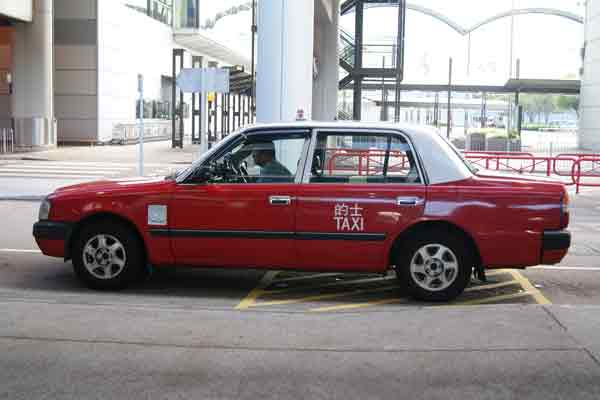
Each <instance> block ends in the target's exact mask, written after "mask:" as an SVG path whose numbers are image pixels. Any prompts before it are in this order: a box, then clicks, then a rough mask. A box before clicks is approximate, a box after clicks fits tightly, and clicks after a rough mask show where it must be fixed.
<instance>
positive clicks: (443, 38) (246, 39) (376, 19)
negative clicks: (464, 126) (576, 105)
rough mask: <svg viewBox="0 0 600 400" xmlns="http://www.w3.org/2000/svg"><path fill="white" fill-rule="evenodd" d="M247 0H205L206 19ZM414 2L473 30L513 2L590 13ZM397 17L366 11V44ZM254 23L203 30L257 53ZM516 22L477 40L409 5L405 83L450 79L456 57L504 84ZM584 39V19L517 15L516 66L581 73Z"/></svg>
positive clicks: (461, 72)
mask: <svg viewBox="0 0 600 400" xmlns="http://www.w3.org/2000/svg"><path fill="white" fill-rule="evenodd" d="M258 1H260V0H258ZM295 1H312V0H295ZM244 3H247V0H201V1H200V20H201V21H202V22H204V21H205V20H206V19H209V18H213V17H214V15H215V14H216V13H218V12H222V11H224V10H227V9H229V8H230V7H232V6H237V5H240V4H244ZM408 3H414V4H419V5H421V6H423V7H427V8H430V9H433V10H435V11H437V12H439V13H442V14H444V15H446V16H447V17H449V18H451V19H452V20H453V21H455V22H456V23H458V24H459V25H461V26H463V27H465V28H466V27H470V26H473V25H474V24H476V23H477V22H480V21H482V20H484V19H486V18H488V17H490V16H492V15H495V14H498V13H500V12H503V11H508V10H510V9H511V7H512V6H513V3H514V7H515V8H536V7H537V8H556V9H560V10H564V11H569V12H572V13H574V14H577V15H579V16H583V15H584V13H585V5H584V1H583V0H452V1H450V0H408ZM396 19H397V18H396V13H394V12H390V8H372V9H368V10H367V11H366V12H365V29H366V33H365V43H366V44H370V43H381V42H382V41H383V42H385V41H390V40H391V39H392V37H393V35H394V34H395V29H396V28H395V24H396ZM250 20H251V16H250V12H242V13H239V14H237V15H234V16H228V17H226V18H223V19H221V20H220V21H219V23H217V25H216V26H215V27H214V28H213V29H209V30H204V31H203V32H202V33H203V34H204V35H206V36H209V37H211V38H213V39H214V40H216V41H218V42H220V43H223V44H226V45H227V46H229V47H231V48H233V49H234V50H236V51H237V52H238V53H240V54H243V55H245V56H247V57H248V58H249V57H250V50H249V49H250ZM340 25H341V27H342V28H343V29H345V30H347V31H349V32H352V31H353V16H352V15H346V16H344V17H342V19H341V21H340ZM510 26H511V19H510V18H504V19H501V20H498V21H495V22H492V23H490V24H488V25H486V26H484V27H482V28H480V29H478V30H476V31H474V32H473V33H472V34H471V37H470V41H469V37H468V36H461V35H460V34H459V33H457V32H455V31H454V30H452V29H451V28H449V27H448V26H446V25H445V24H443V23H441V22H439V21H437V20H435V19H433V18H431V17H429V16H427V15H424V14H421V13H418V12H416V11H412V10H409V11H408V12H407V19H406V48H405V82H420V83H432V82H445V81H447V79H448V59H449V58H450V57H452V58H453V65H454V69H453V76H454V80H455V81H456V82H459V83H477V84H502V83H504V82H505V81H506V80H507V79H508V77H509V69H510V61H509V59H510V47H511V46H510V43H511V40H510V37H511V34H510V33H511V29H510ZM583 42H584V34H583V25H581V24H578V23H575V22H572V21H570V20H566V19H563V18H559V17H555V16H544V15H524V16H517V17H515V18H514V35H513V68H514V65H515V63H516V61H515V60H516V59H517V58H519V59H520V61H521V77H522V78H550V79H560V78H565V77H572V78H577V77H578V71H579V68H580V67H581V57H580V49H581V47H582V46H583ZM469 43H470V46H469ZM469 54H470V64H469V62H468V60H469ZM376 57H377V59H376V60H371V61H372V62H374V63H377V64H378V65H379V64H380V63H381V61H382V60H380V59H381V56H380V55H377V56H376ZM387 62H388V63H389V60H388V61H387Z"/></svg>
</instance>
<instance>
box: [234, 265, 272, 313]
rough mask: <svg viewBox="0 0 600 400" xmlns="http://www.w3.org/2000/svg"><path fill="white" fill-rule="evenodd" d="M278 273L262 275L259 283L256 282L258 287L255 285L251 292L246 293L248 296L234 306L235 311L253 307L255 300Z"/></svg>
mask: <svg viewBox="0 0 600 400" xmlns="http://www.w3.org/2000/svg"><path fill="white" fill-rule="evenodd" d="M278 273H279V271H269V272H267V273H266V274H264V275H263V277H262V278H261V280H260V282H258V285H256V287H255V288H254V289H252V291H250V293H248V295H247V296H246V297H245V298H244V299H243V300H242V301H240V302H239V304H238V305H237V306H235V309H236V310H245V309H247V308H248V307H252V305H254V303H255V302H256V298H257V297H258V296H260V295H261V293H262V292H263V289H264V288H265V287H267V286H269V285H270V284H271V281H272V280H273V278H275V275H277V274H278Z"/></svg>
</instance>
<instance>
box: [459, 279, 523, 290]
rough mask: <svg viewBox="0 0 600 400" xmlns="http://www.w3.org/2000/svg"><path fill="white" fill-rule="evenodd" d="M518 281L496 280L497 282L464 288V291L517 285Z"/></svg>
mask: <svg viewBox="0 0 600 400" xmlns="http://www.w3.org/2000/svg"><path fill="white" fill-rule="evenodd" d="M517 284H519V282H518V281H506V282H498V283H490V284H487V285H480V286H471V287H468V288H466V289H465V292H475V291H477V290H486V289H497V288H501V287H505V286H511V285H517Z"/></svg>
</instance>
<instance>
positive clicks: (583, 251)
mask: <svg viewBox="0 0 600 400" xmlns="http://www.w3.org/2000/svg"><path fill="white" fill-rule="evenodd" d="M596 198H599V197H597V196H593V195H591V194H588V195H586V194H584V195H580V196H579V197H577V198H575V199H574V207H573V217H572V228H573V231H574V232H573V234H574V246H573V251H572V254H571V255H569V256H568V257H567V258H566V259H565V260H564V262H563V263H562V264H561V265H560V266H559V268H561V269H530V270H527V271H525V272H521V273H520V274H518V275H514V274H513V273H512V272H510V271H506V272H504V271H502V272H500V273H498V274H497V275H494V276H490V281H491V282H489V283H487V286H485V285H484V284H481V283H478V282H474V284H473V286H472V288H475V289H474V290H472V291H470V292H468V293H466V294H465V295H464V296H463V297H462V298H461V299H459V300H458V301H457V303H456V305H451V306H436V307H431V306H430V305H425V304H418V303H413V302H410V301H408V300H407V299H406V298H405V296H404V295H403V294H402V293H400V292H398V290H399V289H397V288H395V287H394V286H393V285H394V283H393V279H389V278H390V277H381V276H338V275H317V276H315V275H314V274H302V275H300V274H282V273H271V274H268V275H267V276H265V274H263V273H262V272H260V271H227V270H205V269H200V270H189V269H187V270H183V269H182V270H158V271H155V274H154V275H153V276H152V278H151V279H150V280H149V281H148V282H145V283H143V284H140V285H138V286H136V287H134V288H131V289H129V290H126V291H122V292H119V293H98V292H92V291H89V290H87V289H84V288H83V287H81V285H80V284H79V283H78V282H77V281H76V279H75V278H74V276H73V273H72V271H71V265H70V264H69V263H67V264H65V263H63V262H62V260H58V259H52V258H47V257H44V256H42V255H40V254H39V253H37V252H36V246H35V243H34V241H33V238H32V237H31V225H32V223H33V222H34V220H35V219H36V215H37V207H38V204H37V203H35V202H9V201H0V221H2V227H3V228H4V229H2V230H1V231H0V321H2V322H1V323H0V354H1V355H2V356H1V357H0V398H7V399H20V398H22V399H32V398H73V399H87V398H90V399H92V398H93V399H96V398H140V399H143V398H157V397H160V398H247V399H250V398H259V397H260V398H268V399H270V398H273V399H275V398H277V399H281V398H294V399H295V398H297V399H306V398H340V399H342V398H343V399H349V398H350V399H352V398H355V399H365V398H374V399H377V398H382V399H384V398H411V399H523V398H534V399H563V398H565V399H567V398H568V399H598V398H600V336H599V335H597V332H598V330H599V329H600V294H599V293H600V291H599V290H597V289H598V288H599V286H600V257H599V256H600V235H599V234H598V233H599V232H597V230H600V209H599V208H598V206H596V204H597V201H596ZM490 285H491V287H490ZM257 288H258V290H257ZM505 303H511V304H505ZM536 303H540V304H542V305H540V304H536ZM550 303H551V304H550ZM482 304H484V305H482Z"/></svg>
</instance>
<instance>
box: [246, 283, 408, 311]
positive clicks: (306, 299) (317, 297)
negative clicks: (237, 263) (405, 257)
mask: <svg viewBox="0 0 600 400" xmlns="http://www.w3.org/2000/svg"><path fill="white" fill-rule="evenodd" d="M397 288H398V286H386V287H383V288H377V289H360V290H352V291H350V292H342V293H329V294H319V295H314V296H308V297H299V298H296V299H287V300H274V301H261V302H260V303H256V302H255V303H253V304H251V305H250V307H262V306H280V305H283V304H296V303H306V302H309V301H316V300H327V299H335V298H338V297H347V296H355V295H359V294H365V293H376V292H387V291H390V290H393V289H397ZM263 293H264V291H263Z"/></svg>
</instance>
